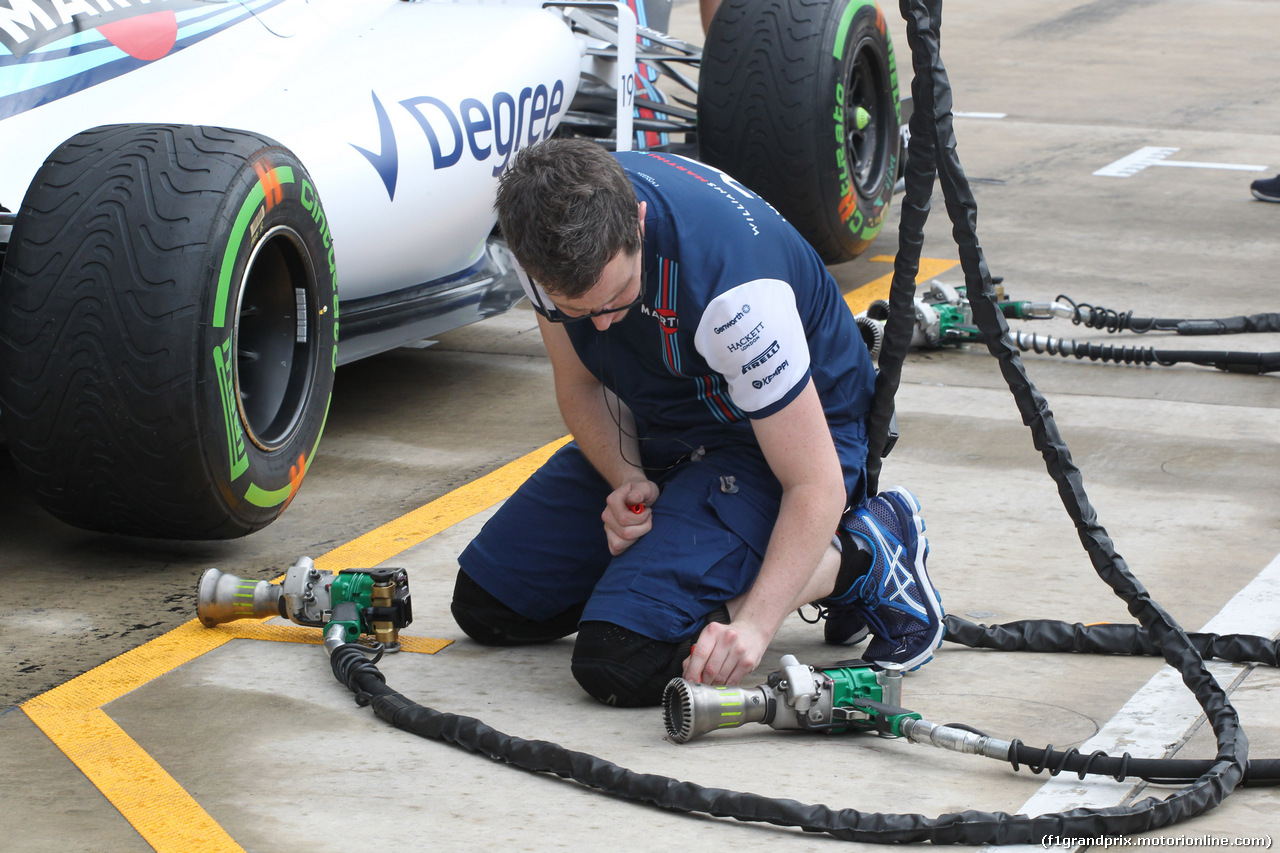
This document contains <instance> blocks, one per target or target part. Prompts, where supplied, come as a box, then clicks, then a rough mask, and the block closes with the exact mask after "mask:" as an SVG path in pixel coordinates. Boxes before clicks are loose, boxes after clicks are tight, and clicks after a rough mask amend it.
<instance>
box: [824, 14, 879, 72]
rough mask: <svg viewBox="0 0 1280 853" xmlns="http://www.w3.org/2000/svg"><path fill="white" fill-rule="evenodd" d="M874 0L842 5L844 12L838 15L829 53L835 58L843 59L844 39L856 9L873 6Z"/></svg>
mask: <svg viewBox="0 0 1280 853" xmlns="http://www.w3.org/2000/svg"><path fill="white" fill-rule="evenodd" d="M874 5H875V0H861V2H859V3H850V4H849V5H848V6H845V7H844V12H843V13H841V15H840V26H839V27H838V28H837V29H836V43H835V44H834V45H832V47H831V55H832V56H834V57H835V58H836V59H844V39H845V36H846V35H848V33H849V24H850V22H852V21H853V16H854V15H856V14H858V10H859V9H861V8H862V7H863V6H874Z"/></svg>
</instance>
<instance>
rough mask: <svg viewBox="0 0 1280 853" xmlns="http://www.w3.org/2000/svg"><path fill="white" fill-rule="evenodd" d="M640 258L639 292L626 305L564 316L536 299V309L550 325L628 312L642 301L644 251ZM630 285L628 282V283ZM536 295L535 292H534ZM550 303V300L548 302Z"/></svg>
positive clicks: (551, 305) (557, 309)
mask: <svg viewBox="0 0 1280 853" xmlns="http://www.w3.org/2000/svg"><path fill="white" fill-rule="evenodd" d="M640 251H641V256H640V292H639V293H638V294H637V295H636V298H635V299H633V300H631V301H630V302H628V303H627V304H626V305H619V306H617V307H616V308H601V309H600V310H599V311H589V312H588V313H586V314H566V313H564V311H563V310H561V309H560V308H557V307H556V306H555V305H553V304H550V305H544V304H543V303H542V300H541V299H537V302H538V307H539V308H541V309H542V312H543V314H544V315H545V316H546V318H547V319H548V320H550V321H551V322H552V323H577V322H579V321H580V320H590V319H591V318H592V317H604V316H607V315H609V314H619V313H621V312H623V311H629V310H631V309H632V308H635V307H636V306H637V305H639V304H640V303H641V302H643V301H644V254H643V252H644V249H643V248H641V250H640ZM628 284H630V281H628ZM535 294H536V291H535ZM548 302H550V300H548Z"/></svg>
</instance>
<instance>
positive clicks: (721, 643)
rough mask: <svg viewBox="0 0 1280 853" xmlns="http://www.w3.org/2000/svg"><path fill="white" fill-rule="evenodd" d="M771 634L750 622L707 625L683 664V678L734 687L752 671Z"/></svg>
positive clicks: (761, 656) (766, 647)
mask: <svg viewBox="0 0 1280 853" xmlns="http://www.w3.org/2000/svg"><path fill="white" fill-rule="evenodd" d="M770 639H772V634H769V633H766V632H765V631H762V630H761V629H759V628H757V627H756V626H755V625H752V624H751V623H749V622H733V623H731V624H728V625H725V624H723V623H721V622H711V623H708V624H707V626H706V627H705V628H703V629H702V633H701V634H699V635H698V642H697V643H695V644H694V647H693V652H692V654H690V655H689V657H687V658H685V661H684V678H685V679H686V680H687V681H696V682H699V683H702V684H715V685H729V686H733V685H736V684H739V683H741V682H742V679H744V678H746V677H747V675H748V674H749V673H750V672H751V670H753V669H755V668H756V666H757V665H758V664H759V663H760V659H761V658H763V657H764V653H765V650H766V649H768V648H769V640H770Z"/></svg>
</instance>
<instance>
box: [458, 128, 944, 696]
mask: <svg viewBox="0 0 1280 853" xmlns="http://www.w3.org/2000/svg"><path fill="white" fill-rule="evenodd" d="M497 210H498V220H499V225H500V227H501V230H502V234H503V236H504V237H505V238H506V240H507V242H508V245H509V246H510V248H511V250H512V252H513V253H514V254H515V256H516V258H517V259H518V260H519V262H520V264H521V266H522V268H523V270H522V279H523V281H524V285H525V289H526V292H527V294H528V296H529V298H530V300H531V301H532V303H533V305H534V307H535V309H536V310H537V313H538V325H539V327H540V329H541V332H542V338H543V342H544V344H545V346H546V349H547V353H548V355H549V356H550V360H551V365H552V369H553V372H554V376H555V389H556V400H557V403H558V405H559V407H560V411H561V413H562V415H563V416H564V419H565V422H566V424H567V425H568V427H569V430H570V432H571V433H572V435H573V439H574V440H573V441H572V442H570V443H569V444H568V445H566V446H565V447H563V448H561V449H560V450H559V451H558V452H557V453H556V454H555V455H554V456H553V457H552V458H551V459H550V460H548V461H547V463H546V464H545V465H544V466H542V467H541V468H540V469H539V470H538V471H536V472H535V473H534V474H533V476H531V477H530V478H529V479H528V481H526V482H525V483H524V484H523V485H521V487H520V488H519V489H517V490H516V492H515V493H514V494H513V495H512V496H511V498H510V499H509V500H507V501H506V503H505V504H504V505H503V506H502V507H501V508H500V509H499V510H498V511H497V512H496V513H495V514H494V515H493V517H492V518H491V519H490V520H489V521H488V522H487V523H486V524H485V526H484V528H483V529H482V530H481V531H480V533H479V534H478V535H477V536H476V538H475V539H474V540H473V541H472V542H471V543H470V545H468V547H467V548H466V549H465V550H464V551H463V553H462V555H461V556H460V557H459V560H458V562H459V565H460V570H459V572H458V578H457V584H456V586H455V590H454V598H453V602H452V611H453V615H454V618H455V619H456V620H457V622H458V624H459V626H460V627H461V628H462V629H463V630H464V631H465V632H466V633H467V634H468V635H469V636H470V637H472V638H473V639H475V640H476V641H478V642H481V643H485V644H489V645H518V644H526V643H543V642H550V641H552V640H555V639H559V638H561V637H565V636H568V635H570V634H573V633H575V632H576V633H577V638H576V640H575V644H574V650H573V658H572V670H573V675H574V677H575V678H576V679H577V681H578V683H579V684H581V685H582V687H583V688H584V689H585V690H586V691H587V692H588V693H589V694H591V695H592V696H594V697H595V698H596V699H598V700H600V701H601V702H605V703H607V704H611V705H620V706H638V705H653V704H658V703H659V702H660V701H661V697H662V690H663V687H664V686H665V685H666V683H667V682H668V681H669V680H670V679H672V678H674V677H679V676H683V677H685V678H688V679H690V680H693V681H702V682H705V683H710V684H728V685H733V684H738V683H740V682H741V680H742V679H743V678H744V677H745V676H746V675H747V674H748V673H750V672H751V671H752V670H753V669H754V668H755V667H756V665H757V664H759V663H760V661H761V658H762V657H763V656H764V654H765V651H766V649H767V647H768V645H769V642H770V640H771V639H772V638H773V636H774V634H775V633H776V632H777V631H778V629H779V627H780V626H781V624H782V622H783V620H784V619H785V617H786V616H787V614H788V613H790V612H791V611H793V610H796V609H798V608H799V607H801V606H803V605H804V604H807V603H811V602H812V603H816V604H818V606H819V611H820V613H822V614H823V615H824V616H825V618H826V621H825V625H824V637H825V640H826V641H827V642H828V643H831V644H834V645H844V644H850V643H854V642H858V641H860V640H861V639H863V638H865V637H867V636H870V637H871V640H870V643H869V644H868V646H867V648H866V650H865V652H864V653H863V654H862V657H863V658H864V659H866V660H868V661H870V662H872V663H875V664H878V665H880V666H884V665H888V664H897V665H900V666H902V667H904V668H905V669H907V670H911V669H915V668H917V667H919V666H921V665H923V664H924V663H926V662H928V661H929V660H930V659H931V658H932V656H933V651H934V649H936V648H937V647H938V645H939V644H940V643H941V641H942V633H943V625H942V616H943V613H942V607H941V605H940V603H939V597H938V595H937V593H936V592H935V590H934V588H933V585H932V583H931V582H930V580H929V576H928V573H927V571H926V567H925V563H926V558H927V556H928V550H929V549H928V544H927V542H926V540H925V537H924V522H923V521H922V520H921V518H920V512H919V509H920V507H919V504H918V503H917V502H916V500H915V498H914V497H913V496H912V495H911V493H910V492H908V491H906V490H905V489H901V488H893V489H889V490H886V491H885V492H883V493H881V494H880V495H876V496H872V497H868V496H867V495H866V481H865V475H864V467H865V463H866V455H867V425H866V419H867V413H868V409H869V407H870V403H871V397H872V391H873V386H874V370H873V367H872V365H871V359H870V356H869V354H868V352H867V348H866V345H865V344H864V343H863V340H862V336H861V334H860V333H859V332H858V329H857V326H856V324H855V322H854V319H853V316H852V314H851V313H850V312H849V309H848V307H847V306H846V305H845V303H844V300H843V299H842V297H841V294H840V291H839V288H838V286H837V285H836V283H835V281H834V279H832V278H831V276H830V274H829V273H828V272H827V270H826V268H825V267H824V266H823V264H822V261H821V259H820V258H819V257H818V255H817V253H816V252H815V251H814V250H813V249H812V248H811V247H810V246H809V245H808V244H807V243H806V242H805V241H804V239H803V238H802V237H801V236H800V235H799V233H797V232H796V231H795V229H794V228H792V227H791V226H790V225H789V224H788V223H787V222H786V221H785V220H783V219H782V218H781V217H780V216H779V215H778V214H777V213H776V212H775V211H774V210H773V209H772V208H771V207H770V206H769V205H768V204H767V203H765V202H764V201H763V200H762V199H760V198H759V197H757V196H755V195H754V194H753V193H751V192H749V191H748V190H746V189H745V188H744V187H742V186H741V185H740V184H737V183H736V182H735V181H734V180H733V179H732V178H730V177H729V176H727V175H724V174H722V173H720V172H717V171H716V170H714V169H712V168H710V167H708V166H705V165H702V164H699V163H696V162H694V161H692V160H688V159H685V158H682V157H679V156H676V155H671V154H660V153H657V152H627V153H619V154H611V153H609V152H607V151H605V150H604V149H603V148H601V147H600V146H599V145H597V144H595V143H592V142H587V141H582V140H567V139H553V140H547V141H545V142H542V143H539V144H537V145H534V146H532V147H530V148H527V149H524V150H523V151H521V152H520V154H519V155H518V156H517V157H516V159H515V161H514V162H513V164H512V166H511V167H510V168H509V169H508V170H507V171H506V172H505V173H504V174H503V176H502V178H501V182H500V186H499V190H498V197H497ZM833 534H834V535H833Z"/></svg>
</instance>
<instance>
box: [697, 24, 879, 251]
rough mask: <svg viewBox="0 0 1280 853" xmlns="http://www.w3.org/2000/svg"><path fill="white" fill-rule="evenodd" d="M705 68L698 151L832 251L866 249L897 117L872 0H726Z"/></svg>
mask: <svg viewBox="0 0 1280 853" xmlns="http://www.w3.org/2000/svg"><path fill="white" fill-rule="evenodd" d="M699 78H700V83H699V87H698V144H699V150H700V157H701V159H702V160H704V161H705V162H706V163H708V164H710V165H713V166H715V167H716V168H719V169H723V170H724V171H725V172H726V173H728V174H729V175H732V176H733V177H734V178H736V179H737V180H738V181H740V182H741V183H742V184H743V185H745V186H746V187H747V188H748V189H751V190H754V191H755V192H758V193H759V194H760V195H761V196H762V197H763V198H764V199H765V200H766V201H768V202H769V203H770V204H772V205H773V206H774V207H775V208H777V210H778V211H779V212H780V213H781V214H782V215H783V216H785V217H786V218H787V219H788V220H789V221H790V222H791V224H792V225H794V226H795V227H796V229H797V230H798V231H799V232H800V233H801V234H803V235H804V237H805V239H807V240H808V241H809V243H810V244H812V245H813V247H814V248H815V249H817V251H818V254H819V255H821V256H822V259H823V260H824V261H825V262H826V263H828V264H836V263H842V262H844V261H848V260H852V259H853V258H855V257H857V256H858V255H859V254H861V253H862V252H863V251H865V250H866V248H867V247H868V246H869V245H870V244H871V241H872V240H874V239H875V237H876V235H877V234H879V233H880V228H881V226H882V225H883V224H884V221H885V217H886V216H887V215H888V212H889V204H890V201H891V200H892V198H893V187H894V183H895V182H896V180H897V176H898V158H899V156H900V136H899V127H900V125H901V121H902V115H901V106H900V104H899V102H898V77H897V68H896V65H895V62H894V56H893V45H892V43H891V41H890V40H889V36H888V33H887V31H886V29H885V18H884V14H883V13H882V12H881V11H880V8H879V7H878V6H877V5H876V4H875V2H874V0H724V2H723V3H722V4H721V6H720V8H719V10H718V11H717V12H716V15H715V18H714V19H713V20H712V22H711V25H710V27H709V28H708V32H707V37H706V44H705V47H704V50H703V56H702V67H701V70H700V72H699Z"/></svg>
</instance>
